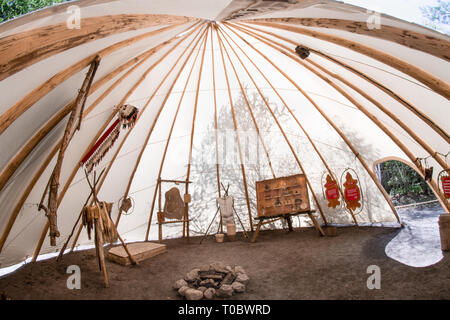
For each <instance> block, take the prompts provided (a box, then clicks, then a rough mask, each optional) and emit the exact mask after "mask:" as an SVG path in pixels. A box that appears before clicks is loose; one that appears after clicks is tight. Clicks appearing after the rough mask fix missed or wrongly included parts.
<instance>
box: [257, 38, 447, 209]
mask: <svg viewBox="0 0 450 320" xmlns="http://www.w3.org/2000/svg"><path fill="white" fill-rule="evenodd" d="M249 34H251V35H253V36H255V37H257V39H259V40H260V41H262V42H263V43H265V44H266V45H268V46H270V47H272V48H273V49H275V50H277V51H279V52H280V53H282V54H284V55H286V56H288V57H289V58H291V59H292V60H295V61H296V62H297V63H299V64H300V65H301V66H303V67H304V68H306V69H307V70H309V71H310V72H312V73H313V74H314V75H316V76H317V77H319V78H320V79H322V80H323V81H325V82H326V83H327V84H329V85H330V86H332V87H333V88H334V89H335V90H336V91H338V92H339V93H340V94H341V95H343V96H344V97H345V98H346V99H347V100H349V101H350V102H351V103H352V104H353V105H354V106H356V107H357V108H358V109H359V110H360V111H361V112H362V113H364V114H365V115H366V116H367V117H368V118H369V119H370V120H371V121H372V122H373V123H374V124H375V125H376V126H377V127H379V128H380V129H381V130H382V131H383V132H384V133H385V134H386V135H387V136H389V138H391V139H392V140H393V141H394V143H395V144H397V146H398V147H399V148H400V149H401V150H402V151H403V152H404V153H405V154H406V155H407V156H408V157H409V158H410V160H411V161H412V162H413V163H414V165H415V166H416V168H417V170H418V172H420V175H421V176H422V178H424V175H425V172H424V169H423V168H422V167H421V166H420V165H419V164H418V163H417V161H418V158H417V157H416V156H415V155H414V154H413V153H412V152H411V151H410V150H409V149H408V148H407V147H406V145H405V144H403V143H402V142H401V141H400V140H399V139H398V138H397V137H396V136H395V135H394V134H393V133H392V131H391V130H389V129H388V128H387V127H386V126H385V125H384V124H383V123H382V122H381V121H380V120H378V119H377V118H376V117H375V116H374V115H373V114H371V113H370V112H369V111H368V110H367V109H366V108H365V107H364V106H363V105H362V104H361V103H359V102H358V101H356V100H355V99H354V98H353V97H352V96H351V95H350V94H349V93H347V92H346V91H345V90H344V89H343V88H342V87H340V86H339V85H337V84H336V83H335V82H333V81H331V80H330V79H329V78H328V77H326V76H324V75H322V74H321V73H319V72H318V71H316V70H315V69H314V68H312V67H310V66H309V65H308V64H306V63H305V62H303V61H302V60H301V59H300V58H298V57H297V56H295V55H294V54H292V53H291V52H290V51H291V50H290V49H289V48H288V47H286V46H284V45H283V44H281V43H278V42H276V41H273V40H270V39H268V38H266V37H264V36H260V35H257V34H255V33H253V32H249ZM274 45H277V46H279V47H281V48H283V49H285V50H286V51H283V50H281V49H279V48H277V47H275V46H274ZM304 61H306V62H307V63H309V64H311V65H313V66H314V67H316V68H318V69H319V70H321V71H322V72H324V73H326V74H328V75H330V76H332V77H334V78H336V79H338V80H340V81H341V82H343V83H344V84H345V85H347V86H349V87H350V88H351V89H353V90H355V91H356V92H357V93H358V94H360V95H361V96H363V97H364V98H366V99H367V100H369V101H370V102H371V103H373V104H374V105H375V106H377V107H378V109H380V110H381V111H383V112H384V113H386V114H387V115H388V116H390V117H391V119H392V120H394V121H395V122H396V123H397V124H398V125H399V126H400V127H401V128H402V129H404V130H405V131H406V132H407V133H408V134H410V136H411V137H412V138H413V139H414V140H415V141H416V142H418V143H419V144H420V145H421V146H422V147H424V149H426V150H427V151H428V152H430V151H429V148H430V147H429V146H428V145H426V143H425V142H424V141H423V140H422V139H421V138H419V137H418V136H417V134H415V133H414V132H413V131H412V130H411V129H409V128H408V127H407V126H406V125H405V124H404V123H403V122H402V121H401V120H400V119H399V118H398V117H396V116H395V115H393V114H392V112H390V111H389V110H388V109H387V108H386V107H384V106H383V105H382V104H381V103H379V102H378V101H376V100H375V99H374V98H372V97H371V96H369V95H368V94H367V93H365V92H364V91H363V90H361V89H359V88H358V87H357V86H355V85H353V84H352V83H350V82H349V81H347V80H345V79H343V78H342V77H341V76H339V75H338V74H334V73H331V72H330V71H328V70H327V69H325V68H323V67H322V66H320V65H319V64H318V63H316V62H314V61H312V60H311V59H305V60H304ZM423 144H425V146H424V145H423ZM427 147H428V149H427ZM431 152H432V153H431ZM431 152H430V154H437V152H436V151H434V150H432V151H431ZM439 160H440V158H439ZM438 163H439V164H440V165H444V167H443V168H444V169H448V166H447V164H446V163H445V162H443V161H438ZM427 183H428V185H429V186H430V188H431V189H432V190H433V192H434V193H435V195H436V197H437V198H438V199H439V201H440V202H441V204H442V206H443V207H444V209H445V210H446V212H448V210H449V209H448V205H447V203H446V201H445V199H444V197H443V195H442V194H441V192H440V191H439V188H438V186H437V184H436V182H435V181H434V180H432V181H427Z"/></svg>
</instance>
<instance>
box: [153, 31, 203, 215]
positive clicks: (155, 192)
mask: <svg viewBox="0 0 450 320" xmlns="http://www.w3.org/2000/svg"><path fill="white" fill-rule="evenodd" d="M208 28H209V27H208ZM206 38H207V36H205V38H204V45H205V46H206ZM200 47H201V45H200ZM194 49H195V48H194ZM194 49H193V50H194ZM199 55H200V49H199V50H198V51H197V54H196V56H195V58H194V61H193V63H192V67H191V69H190V71H189V74H188V76H187V79H186V83H185V85H184V88H183V92H182V93H181V96H180V100H179V102H178V106H177V109H176V111H175V115H174V117H173V120H172V125H171V127H170V130H169V134H168V137H167V141H166V145H165V147H164V152H163V155H162V158H161V163H160V165H159V171H158V180H157V181H158V184H157V186H156V187H155V191H154V192H153V200H152V206H151V209H150V212H151V213H150V215H152V214H153V210H154V207H155V201H156V194H157V193H158V191H159V199H158V202H159V208H160V207H161V182H162V181H161V173H162V169H163V166H164V162H165V159H166V154H167V150H168V148H169V144H170V139H171V137H172V132H173V129H174V127H175V123H176V121H177V117H178V112H179V111H180V107H181V103H182V102H183V98H184V95H185V93H186V88H187V86H188V84H189V80H190V78H191V75H192V71H193V70H194V67H195V64H196V62H197V58H198V56H199ZM158 187H159V188H158ZM158 189H159V190H158ZM185 205H186V204H185ZM184 220H185V219H184Z"/></svg>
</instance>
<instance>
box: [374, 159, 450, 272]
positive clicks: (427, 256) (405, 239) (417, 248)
mask: <svg viewBox="0 0 450 320" xmlns="http://www.w3.org/2000/svg"><path fill="white" fill-rule="evenodd" d="M375 172H376V173H377V176H378V179H379V180H380V182H381V184H382V185H383V188H384V189H385V190H386V192H387V193H388V194H389V196H390V197H391V199H392V202H393V203H394V205H395V206H396V208H397V212H398V214H399V216H400V218H401V219H402V222H403V224H404V225H405V227H404V228H403V229H401V231H400V232H399V233H398V235H397V236H396V237H395V238H394V239H392V240H391V241H390V242H389V243H388V244H387V246H386V249H385V251H386V254H387V255H388V256H389V257H390V258H392V259H394V260H397V261H399V262H401V263H403V264H406V265H409V266H412V267H426V266H429V265H433V264H435V263H437V262H439V261H440V260H441V259H442V258H443V255H442V250H441V242H440V235H439V224H438V221H439V215H441V214H443V213H444V209H443V208H442V206H441V205H440V203H439V201H438V200H437V199H436V196H435V195H434V193H433V191H432V190H431V189H430V187H429V186H428V184H427V183H426V181H425V180H424V179H423V178H422V177H421V176H420V175H419V174H418V173H417V172H416V171H415V170H414V169H413V168H412V167H410V166H409V165H408V164H406V163H404V162H402V161H398V160H386V161H383V162H379V163H377V164H376V165H375Z"/></svg>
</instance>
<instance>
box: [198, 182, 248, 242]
mask: <svg viewBox="0 0 450 320" xmlns="http://www.w3.org/2000/svg"><path fill="white" fill-rule="evenodd" d="M220 185H221V186H222V188H223V189H224V190H225V194H224V197H226V196H228V190H229V189H230V185H229V184H228V186H227V187H226V188H225V187H224V185H223V184H222V183H220ZM219 212H220V207H219V205H217V211H216V214H215V215H214V217H213V219H212V220H211V223H210V224H209V226H208V228H207V229H206V232H205V234H204V235H203V237H202V239H201V240H200V244H202V242H203V240H204V239H205V238H206V236H207V235H208V232H209V229H210V228H211V225H212V224H213V222H214V220H216V217H217V214H218V213H219ZM233 212H234V214H235V215H236V217H237V218H238V220H239V223H240V224H241V227H242V230H243V234H244V237H246V238H248V234H247V231H245V227H244V224H243V223H242V221H241V218H240V217H239V215H238V214H237V212H236V209H235V208H234V204H233ZM222 221H223V218H222V213H220V222H219V228H218V230H217V232H219V230H222Z"/></svg>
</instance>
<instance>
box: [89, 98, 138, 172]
mask: <svg viewBox="0 0 450 320" xmlns="http://www.w3.org/2000/svg"><path fill="white" fill-rule="evenodd" d="M118 114H119V115H118V118H117V119H116V121H114V123H113V124H112V125H111V126H110V127H109V128H108V129H107V130H106V131H105V133H104V134H103V135H102V136H101V137H100V139H99V140H98V141H97V142H96V143H95V145H94V146H93V147H92V149H91V150H89V152H88V153H87V154H86V156H85V157H84V158H83V160H81V164H82V165H84V166H85V168H86V171H87V172H88V173H90V172H91V171H92V169H94V167H95V166H97V165H98V164H99V163H100V161H102V159H103V158H104V157H105V155H106V154H107V153H108V151H109V150H110V149H111V148H112V147H113V146H114V143H115V142H116V141H117V139H118V138H119V134H120V128H121V126H122V127H123V128H130V127H132V126H133V125H134V123H135V122H136V119H137V114H138V109H137V108H135V107H133V106H131V105H124V106H122V107H121V108H120V109H119V112H118Z"/></svg>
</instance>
